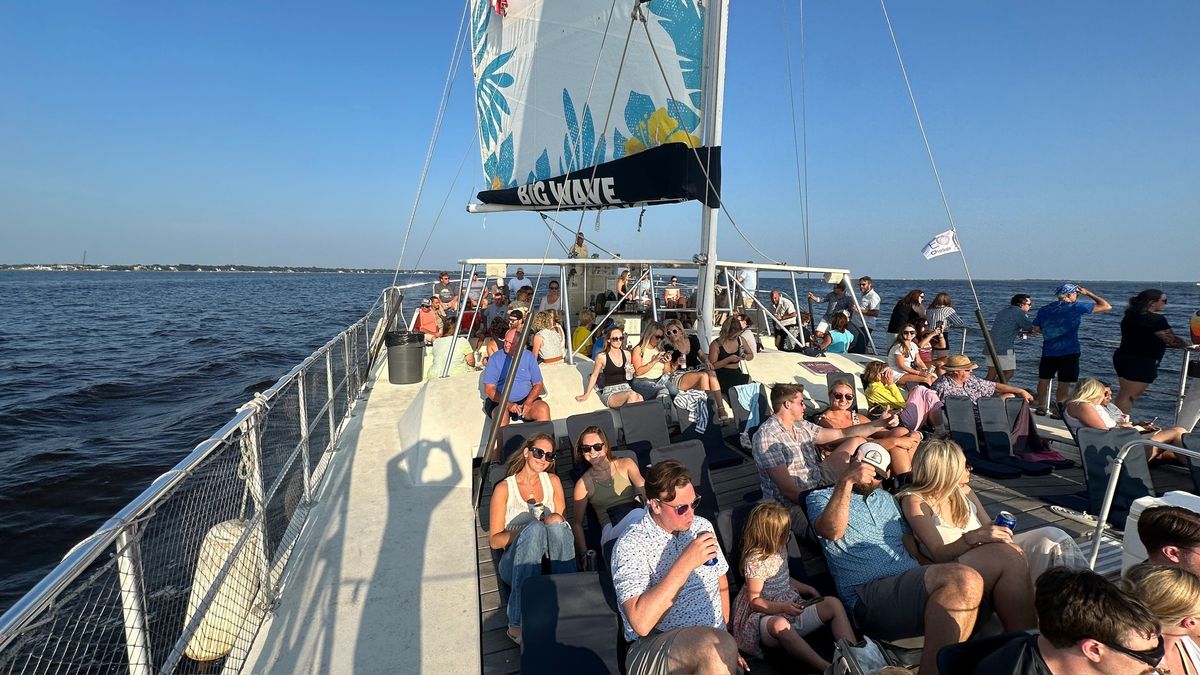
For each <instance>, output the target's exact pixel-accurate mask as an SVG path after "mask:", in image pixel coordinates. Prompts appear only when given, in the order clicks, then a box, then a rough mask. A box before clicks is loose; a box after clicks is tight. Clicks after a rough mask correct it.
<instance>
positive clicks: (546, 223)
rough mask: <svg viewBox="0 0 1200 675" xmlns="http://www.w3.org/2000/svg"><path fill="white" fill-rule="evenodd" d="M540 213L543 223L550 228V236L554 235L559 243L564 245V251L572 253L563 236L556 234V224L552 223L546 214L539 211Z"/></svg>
mask: <svg viewBox="0 0 1200 675" xmlns="http://www.w3.org/2000/svg"><path fill="white" fill-rule="evenodd" d="M538 215H539V216H541V217H542V224H543V225H545V226H546V229H547V230H550V236H552V237H554V239H555V241H557V242H558V245H559V246H561V247H562V249H563V253H567V254H570V252H571V249H570V248H568V247H567V243H566V242H564V241H563V240H562V237H560V236H558V235H557V234H555V232H554V226H553V225H551V224H550V221H549V220H547V219H546V216H545V214H543V213H538Z"/></svg>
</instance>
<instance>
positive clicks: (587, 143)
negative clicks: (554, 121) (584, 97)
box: [579, 103, 599, 166]
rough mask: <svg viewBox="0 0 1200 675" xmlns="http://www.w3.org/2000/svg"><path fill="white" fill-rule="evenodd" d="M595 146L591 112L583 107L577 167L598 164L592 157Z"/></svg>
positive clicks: (594, 131) (585, 106) (586, 106)
mask: <svg viewBox="0 0 1200 675" xmlns="http://www.w3.org/2000/svg"><path fill="white" fill-rule="evenodd" d="M595 145H596V127H595V125H593V124H592V111H591V110H590V109H589V108H588V105H587V104H586V103H585V104H584V105H583V139H582V140H581V141H580V143H579V166H592V165H593V164H598V163H599V162H597V161H596V160H595V159H594V158H593V156H594V153H595Z"/></svg>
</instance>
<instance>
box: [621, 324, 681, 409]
mask: <svg viewBox="0 0 1200 675" xmlns="http://www.w3.org/2000/svg"><path fill="white" fill-rule="evenodd" d="M666 337H667V331H666V329H665V328H663V325H662V324H661V323H659V322H657V321H651V322H650V323H648V324H646V325H645V326H644V327H643V328H642V339H641V340H639V341H638V345H637V347H634V349H633V380H632V381H631V382H630V384H631V385H632V386H633V390H634V391H636V392H637V393H639V394H641V396H642V398H643V399H645V400H647V401H649V400H650V399H652V398H658V397H660V396H669V395H670V394H669V392H668V391H667V378H666V377H664V375H665V372H664V370H665V366H666V364H667V362H668V361H670V360H671V352H670V351H669V350H664V349H663V340H664V339H666Z"/></svg>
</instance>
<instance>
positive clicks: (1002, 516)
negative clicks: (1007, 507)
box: [996, 511, 1017, 531]
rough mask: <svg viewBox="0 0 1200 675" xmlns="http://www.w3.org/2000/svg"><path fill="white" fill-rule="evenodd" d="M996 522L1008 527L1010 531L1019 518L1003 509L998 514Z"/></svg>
mask: <svg viewBox="0 0 1200 675" xmlns="http://www.w3.org/2000/svg"><path fill="white" fill-rule="evenodd" d="M996 524H997V525H999V526H1000V527H1007V528H1008V529H1009V531H1012V529H1013V528H1015V527H1016V526H1017V518H1016V516H1014V515H1013V514H1011V513H1009V512H1008V511H1001V512H1000V513H997V514H996Z"/></svg>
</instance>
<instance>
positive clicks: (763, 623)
mask: <svg viewBox="0 0 1200 675" xmlns="http://www.w3.org/2000/svg"><path fill="white" fill-rule="evenodd" d="M819 604H821V603H819V602H818V603H817V604H816V605H809V606H808V607H805V608H804V611H803V612H800V614H799V615H798V616H794V617H792V630H794V631H796V635H799V636H800V637H804V636H805V635H808V634H809V633H811V632H813V631H815V630H816V629H818V628H820V627H821V626H824V625H825V624H824V623H823V622H822V621H821V617H820V615H818V614H817V605H819ZM776 616H778V615H777V614H768V615H766V616H764V617H763V618H761V619H759V622H758V634H759V641H760V642H762V643H763V644H764V645H766V646H768V647H778V646H779V640H776V639H775V638H773V637H771V632H770V631H769V630H767V622H768V621H770V620H771V619H774V618H775V617H776Z"/></svg>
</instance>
